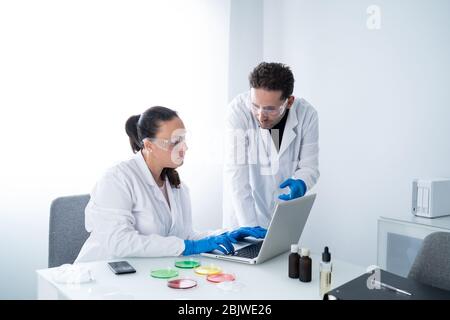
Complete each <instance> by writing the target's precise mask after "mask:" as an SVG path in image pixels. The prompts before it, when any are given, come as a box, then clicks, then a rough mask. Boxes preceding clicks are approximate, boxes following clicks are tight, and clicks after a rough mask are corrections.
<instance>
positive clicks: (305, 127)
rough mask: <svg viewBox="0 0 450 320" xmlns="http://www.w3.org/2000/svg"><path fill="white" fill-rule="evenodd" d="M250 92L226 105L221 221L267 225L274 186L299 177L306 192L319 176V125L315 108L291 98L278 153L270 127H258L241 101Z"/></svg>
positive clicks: (274, 199)
mask: <svg viewBox="0 0 450 320" xmlns="http://www.w3.org/2000/svg"><path fill="white" fill-rule="evenodd" d="M249 95H250V92H246V93H243V94H241V95H239V96H237V97H236V98H235V99H234V100H233V101H232V102H231V103H230V105H229V106H228V115H227V118H226V125H225V126H226V142H225V163H224V175H223V176H224V178H223V182H224V185H223V190H224V198H223V225H224V227H228V228H235V227H238V226H257V225H259V226H262V227H265V228H267V227H268V225H269V223H270V220H271V218H272V214H273V210H274V207H275V204H276V203H277V201H279V200H278V195H280V194H283V193H289V189H287V188H286V189H283V190H281V189H280V188H279V185H280V184H281V183H282V182H283V181H285V180H286V179H288V178H293V179H301V180H303V181H304V182H305V184H306V186H307V190H308V191H310V190H311V189H312V187H313V186H314V185H315V184H316V182H317V180H318V178H319V169H318V167H319V143H318V140H319V124H318V116H317V112H316V110H315V109H314V108H313V107H312V106H311V105H310V104H309V103H308V102H307V101H306V100H304V99H298V98H295V100H294V103H293V105H292V107H291V108H290V111H289V115H288V118H287V120H286V125H285V128H284V133H283V139H282V142H281V146H280V150H279V152H278V150H277V148H276V147H275V144H274V142H273V139H272V137H271V135H270V132H269V130H267V129H261V128H260V127H259V124H258V122H257V120H256V118H255V116H254V115H253V114H252V112H251V110H250V109H249V108H248V106H247V104H246V103H245V102H246V100H247V99H248V98H249Z"/></svg>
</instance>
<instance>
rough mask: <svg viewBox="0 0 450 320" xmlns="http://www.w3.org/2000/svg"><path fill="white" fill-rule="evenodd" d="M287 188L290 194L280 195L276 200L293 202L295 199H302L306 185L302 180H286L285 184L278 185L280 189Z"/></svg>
mask: <svg viewBox="0 0 450 320" xmlns="http://www.w3.org/2000/svg"><path fill="white" fill-rule="evenodd" d="M286 187H289V189H290V190H291V192H290V193H289V194H280V195H279V196H278V199H280V200H293V199H296V198H300V197H303V196H304V195H305V193H306V184H305V183H304V182H303V180H295V179H287V180H286V181H285V182H283V183H282V184H280V188H281V189H283V188H286Z"/></svg>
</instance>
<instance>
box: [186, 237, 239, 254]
mask: <svg viewBox="0 0 450 320" xmlns="http://www.w3.org/2000/svg"><path fill="white" fill-rule="evenodd" d="M213 250H220V251H222V252H223V253H224V254H228V253H234V247H233V244H232V243H231V240H230V238H229V237H228V236H227V235H226V234H221V235H220V236H211V237H207V238H204V239H200V240H184V252H183V255H184V256H189V255H191V254H199V253H203V252H211V251H213Z"/></svg>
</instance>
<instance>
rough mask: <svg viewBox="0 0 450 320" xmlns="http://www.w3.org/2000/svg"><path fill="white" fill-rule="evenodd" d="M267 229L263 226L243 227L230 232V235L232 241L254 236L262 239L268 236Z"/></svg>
mask: <svg viewBox="0 0 450 320" xmlns="http://www.w3.org/2000/svg"><path fill="white" fill-rule="evenodd" d="M266 233H267V230H266V229H264V228H261V227H241V228H239V229H237V230H234V231H231V232H228V236H229V237H230V239H231V242H234V243H236V242H237V241H239V240H242V239H244V238H245V237H254V238H257V239H262V238H264V237H265V236H266Z"/></svg>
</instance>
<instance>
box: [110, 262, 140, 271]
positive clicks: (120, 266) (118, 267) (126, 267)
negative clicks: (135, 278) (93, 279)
mask: <svg viewBox="0 0 450 320" xmlns="http://www.w3.org/2000/svg"><path fill="white" fill-rule="evenodd" d="M108 266H109V268H110V269H111V270H112V272H114V273H115V274H125V273H135V272H136V269H134V268H133V267H132V266H131V265H130V264H129V263H128V262H127V261H116V262H108Z"/></svg>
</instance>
